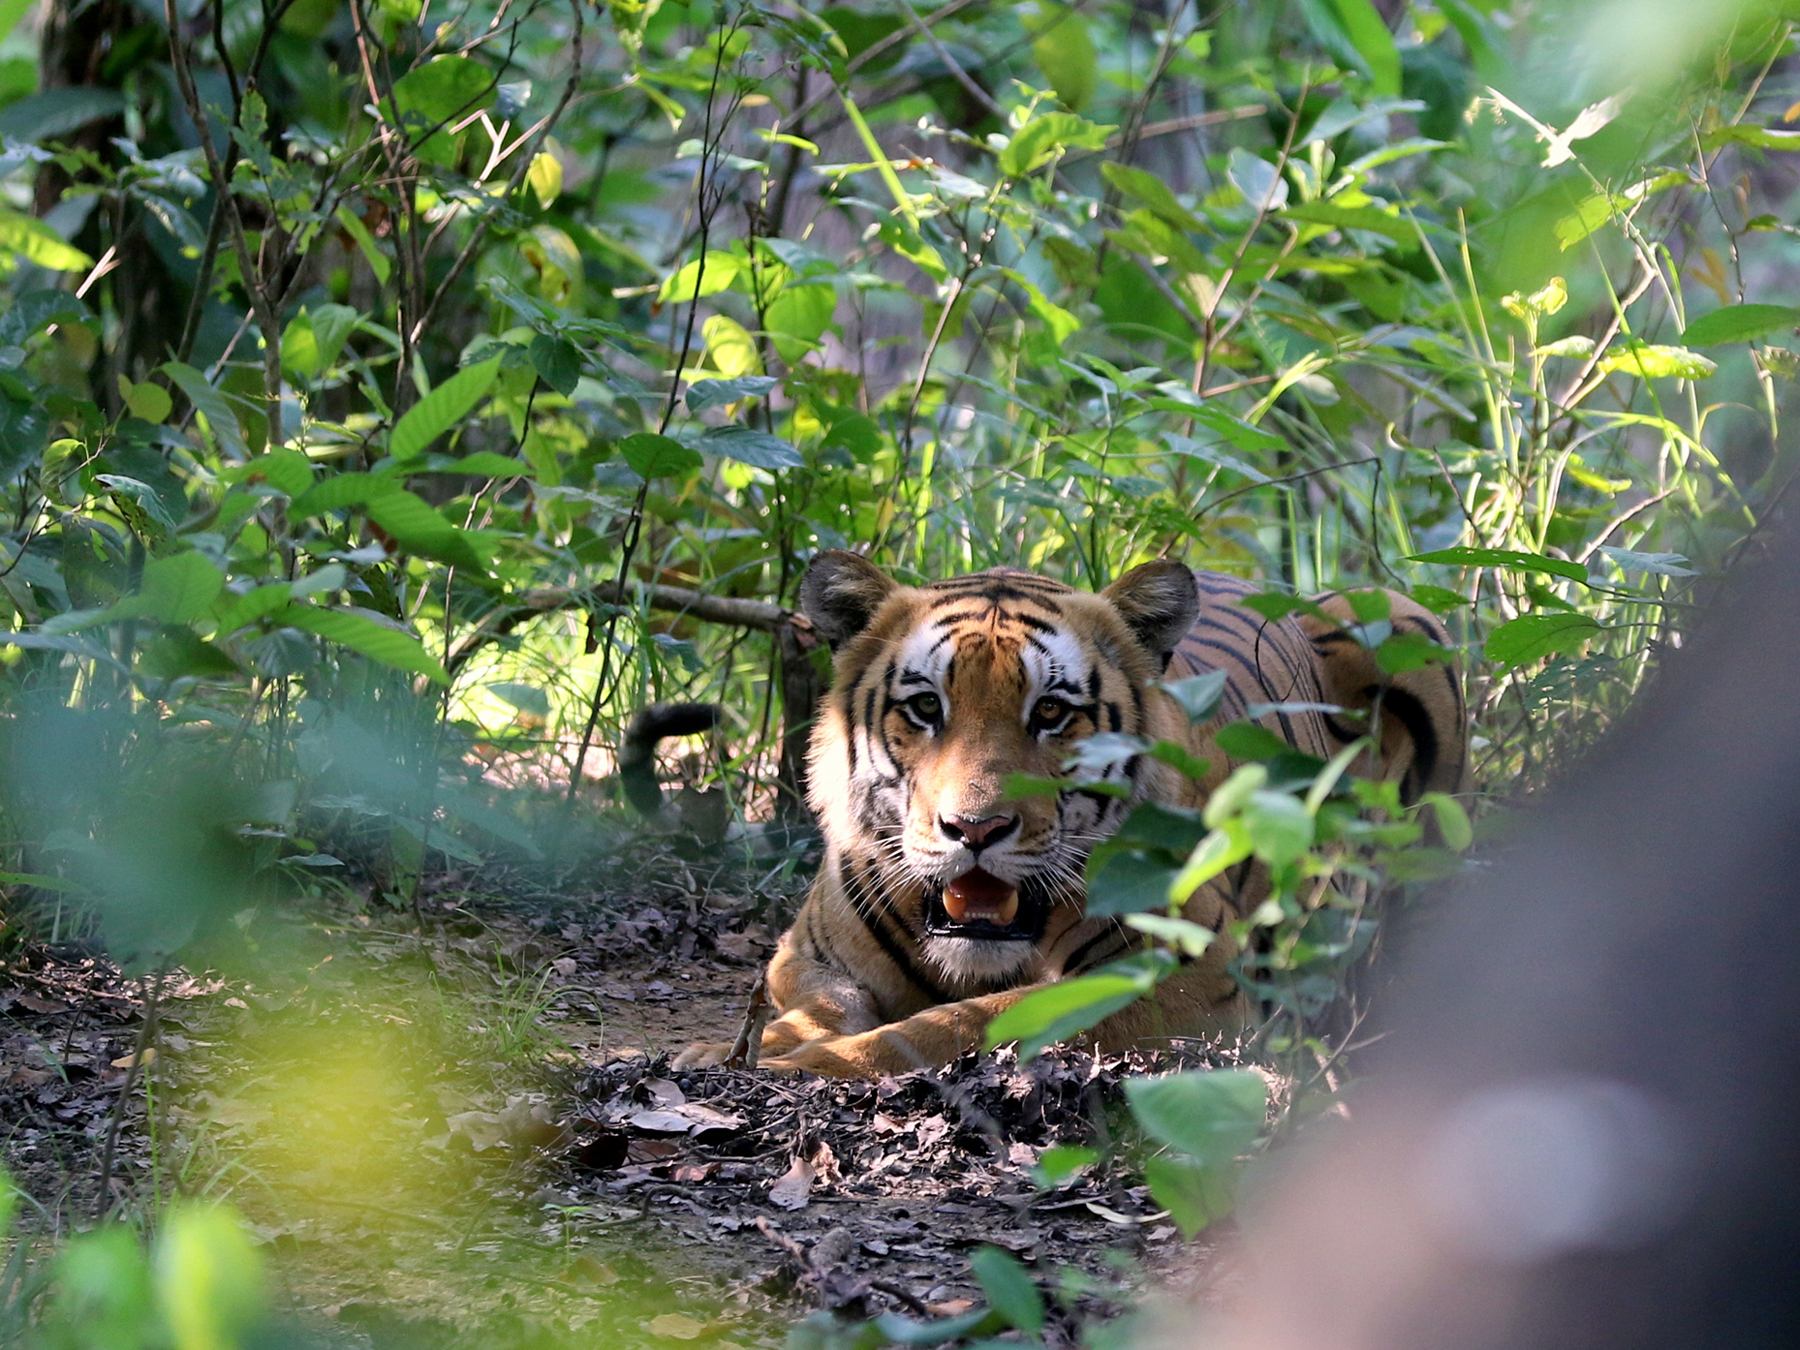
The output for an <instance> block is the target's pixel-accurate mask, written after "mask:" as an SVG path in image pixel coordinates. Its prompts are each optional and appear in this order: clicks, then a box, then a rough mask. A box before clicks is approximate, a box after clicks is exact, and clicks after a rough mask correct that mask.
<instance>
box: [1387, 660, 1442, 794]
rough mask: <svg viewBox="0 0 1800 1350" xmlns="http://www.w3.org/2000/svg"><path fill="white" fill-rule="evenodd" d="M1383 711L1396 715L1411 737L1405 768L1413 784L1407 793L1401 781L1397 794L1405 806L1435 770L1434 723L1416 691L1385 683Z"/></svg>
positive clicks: (1436, 750) (1422, 787)
mask: <svg viewBox="0 0 1800 1350" xmlns="http://www.w3.org/2000/svg"><path fill="white" fill-rule="evenodd" d="M1382 705H1383V708H1384V710H1385V711H1388V712H1391V713H1393V714H1394V716H1395V717H1398V718H1399V719H1400V725H1401V726H1403V727H1405V728H1406V732H1407V735H1409V736H1411V737H1412V743H1413V762H1412V768H1411V769H1409V770H1407V774H1406V782H1407V783H1411V784H1412V785H1413V789H1412V791H1411V793H1408V792H1407V791H1406V790H1405V784H1402V785H1401V793H1400V798H1401V800H1402V801H1404V802H1405V803H1406V804H1407V805H1408V806H1411V805H1412V804H1413V803H1414V802H1416V801H1418V799H1419V796H1420V794H1421V793H1423V792H1424V791H1425V788H1426V786H1427V785H1428V784H1429V783H1430V782H1431V780H1432V777H1433V775H1435V774H1436V773H1437V763H1438V755H1439V753H1440V752H1439V747H1438V734H1437V727H1436V725H1435V724H1434V723H1433V722H1432V720H1431V714H1430V713H1429V712H1427V711H1426V710H1425V705H1424V704H1423V703H1421V702H1420V701H1419V700H1418V698H1417V696H1416V695H1413V694H1409V693H1407V691H1406V690H1404V689H1399V688H1396V687H1394V686H1392V685H1390V686H1389V687H1388V689H1387V690H1386V692H1385V694H1384V695H1383V698H1382Z"/></svg>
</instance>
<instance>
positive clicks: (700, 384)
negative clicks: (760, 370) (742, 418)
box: [687, 375, 780, 413]
mask: <svg viewBox="0 0 1800 1350" xmlns="http://www.w3.org/2000/svg"><path fill="white" fill-rule="evenodd" d="M779 383H780V381H779V380H777V379H776V378H775V377H774V376H773V375H744V376H741V377H739V378H738V379H735V380H695V381H694V382H693V383H692V384H690V385H689V386H688V390H687V406H688V411H689V412H692V413H697V412H704V411H705V410H706V409H708V408H716V407H718V406H719V404H721V403H737V402H739V401H741V400H743V399H747V398H767V397H768V394H769V391H770V390H772V389H773V388H774V387H775V386H776V385H777V384H779Z"/></svg>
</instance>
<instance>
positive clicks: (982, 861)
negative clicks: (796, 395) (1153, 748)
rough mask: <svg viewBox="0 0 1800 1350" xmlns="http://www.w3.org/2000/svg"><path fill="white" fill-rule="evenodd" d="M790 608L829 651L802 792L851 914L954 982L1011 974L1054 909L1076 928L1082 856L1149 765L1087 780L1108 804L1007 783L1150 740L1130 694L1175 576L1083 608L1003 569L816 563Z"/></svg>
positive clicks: (1145, 676)
mask: <svg viewBox="0 0 1800 1350" xmlns="http://www.w3.org/2000/svg"><path fill="white" fill-rule="evenodd" d="M801 601H802V605H803V606H804V608H805V609H806V611H807V613H808V615H809V616H810V617H811V618H812V620H813V622H814V624H815V626H816V627H818V628H819V629H820V630H821V631H822V632H823V633H824V635H825V637H826V638H827V639H828V640H829V641H830V642H831V643H832V646H833V648H834V650H835V651H836V652H837V680H836V683H835V685H834V690H833V694H832V697H831V699H830V702H829V705H828V707H827V708H826V709H825V710H824V712H823V716H822V719H821V723H820V725H819V726H818V727H817V728H816V730H815V734H814V740H813V753H812V761H811V798H812V803H813V808H814V810H815V812H816V813H817V814H818V816H819V819H820V820H821V822H822V824H823V826H824V829H825V832H826V836H827V842H828V843H829V844H830V845H832V846H833V848H834V850H835V851H836V852H837V854H838V856H839V858H840V860H841V865H843V866H844V867H845V868H846V877H847V878H848V879H851V880H852V882H853V885H854V886H856V887H859V888H860V889H861V890H862V891H863V893H864V899H863V900H859V903H865V902H866V903H868V904H871V905H873V904H880V905H882V906H883V907H884V908H886V909H887V911H888V912H889V913H891V914H895V916H896V917H898V918H900V919H901V921H902V923H903V924H904V926H905V927H906V929H907V930H908V932H909V933H910V935H911V936H912V938H913V940H914V941H915V942H917V944H918V946H919V949H920V951H921V952H922V954H923V955H924V956H925V957H926V959H927V960H928V961H929V962H930V963H931V964H932V965H934V966H935V967H937V969H938V970H939V971H940V972H941V973H942V974H943V975H945V976H948V977H951V978H952V979H953V980H954V981H958V982H973V983H977V984H986V983H993V982H997V981H1004V980H1010V979H1016V978H1017V977H1018V976H1020V975H1021V973H1023V972H1024V971H1025V970H1026V968H1027V967H1029V966H1030V965H1031V964H1032V963H1033V961H1034V958H1035V956H1036V954H1037V952H1038V949H1039V946H1040V944H1041V943H1042V941H1043V940H1044V938H1045V935H1046V931H1047V929H1049V928H1050V927H1051V926H1052V921H1053V919H1055V918H1057V917H1058V911H1059V909H1060V910H1064V911H1070V910H1072V911H1073V913H1072V914H1071V915H1068V917H1073V918H1079V914H1080V906H1081V903H1082V896H1083V879H1082V868H1083V864H1084V862H1085V860H1086V858H1087V855H1088V853H1089V851H1090V850H1091V849H1092V848H1093V846H1094V845H1095V844H1096V843H1098V842H1099V841H1100V840H1102V839H1104V838H1105V837H1106V836H1107V835H1109V834H1110V833H1112V832H1113V831H1114V830H1115V829H1116V828H1117V827H1118V825H1119V823H1120V821H1121V820H1122V819H1123V818H1124V816H1125V814H1126V813H1128V812H1129V810H1130V809H1131V806H1132V804H1133V803H1134V802H1135V801H1137V800H1141V799H1142V798H1143V797H1144V796H1145V795H1147V794H1149V793H1151V792H1152V791H1154V790H1155V789H1156V788H1157V787H1158V786H1160V785H1159V783H1158V782H1157V775H1158V774H1160V773H1164V772H1166V771H1165V770H1163V769H1162V766H1161V765H1159V764H1157V763H1156V762H1155V761H1152V760H1149V759H1147V758H1143V757H1134V758H1127V759H1120V760H1116V761H1114V762H1112V763H1110V764H1108V765H1107V766H1106V767H1105V768H1104V769H1103V770H1099V771H1097V772H1096V773H1094V774H1092V775H1088V776H1093V777H1098V778H1100V779H1102V780H1103V781H1104V782H1106V783H1110V784H1116V785H1117V788H1118V791H1117V794H1116V795H1114V794H1113V793H1110V792H1108V791H1106V790H1103V789H1101V790H1096V789H1084V790H1080V791H1062V792H1053V793H1050V794H1045V795H1036V794H1016V795H1015V794H1012V793H1009V791H1008V780H1009V779H1010V778H1012V777H1013V776H1014V775H1025V776H1028V777H1032V778H1039V779H1046V778H1061V777H1065V776H1066V769H1065V766H1066V764H1067V763H1068V761H1069V759H1070V756H1071V755H1072V753H1073V752H1074V751H1075V750H1076V749H1077V747H1078V746H1079V745H1080V744H1081V742H1083V741H1085V740H1087V739H1088V738H1090V737H1092V736H1093V735H1095V734H1096V733H1098V732H1111V733H1123V734H1130V735H1155V734H1157V728H1155V727H1153V726H1152V725H1151V722H1152V720H1153V709H1154V706H1160V705H1152V704H1151V702H1150V701H1148V700H1147V699H1146V697H1145V691H1146V688H1147V686H1148V684H1149V682H1150V681H1151V680H1153V679H1154V678H1155V677H1156V676H1157V675H1158V674H1159V673H1160V672H1161V669H1162V666H1163V664H1164V663H1165V662H1166V661H1167V658H1168V655H1169V653H1170V652H1171V651H1173V649H1174V645H1175V643H1176V642H1178V641H1179V640H1180V637H1181V635H1182V634H1184V633H1185V632H1186V631H1187V629H1188V628H1189V626H1190V625H1191V624H1192V622H1193V619H1194V614H1195V611H1196V608H1197V604H1198V601H1197V598H1196V592H1195V586H1194V581H1193V575H1192V573H1191V572H1189V571H1188V569H1186V568H1185V567H1181V566H1180V565H1178V564H1174V563H1152V564H1148V565H1147V566H1146V567H1145V568H1140V569H1138V571H1137V572H1134V573H1132V574H1130V575H1128V576H1127V577H1125V578H1123V579H1121V580H1120V581H1119V582H1118V583H1116V584H1115V585H1114V586H1113V587H1111V588H1109V589H1108V590H1107V591H1106V592H1104V593H1102V594H1099V595H1094V594H1086V593H1082V592H1078V591H1075V590H1072V589H1071V588H1069V587H1067V586H1064V585H1062V584H1060V583H1058V582H1055V581H1051V580H1049V579H1047V578H1044V577H1039V576H1035V575H1033V574H1031V573H1027V572H1018V571H1012V570H1005V569H1002V570H996V571H991V572H983V573H979V574H976V575H974V576H967V577H958V578H955V579H952V580H950V581H944V582H938V583H935V584H933V585H930V586H925V587H919V588H913V587H904V586H901V585H899V584H898V583H896V582H894V581H893V580H892V579H891V578H889V577H887V576H886V575H885V574H883V573H881V572H880V571H878V570H877V569H875V568H874V567H872V566H870V565H869V564H868V563H866V562H864V561H863V560H862V559H861V558H859V557H856V556H855V555H853V554H848V553H831V554H825V555H821V557H820V559H819V560H817V561H815V562H814V564H813V566H812V569H811V570H810V571H809V572H808V574H807V579H806V582H805V584H804V585H803V588H802V594H801ZM1059 926H1066V925H1059Z"/></svg>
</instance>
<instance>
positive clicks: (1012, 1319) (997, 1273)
mask: <svg viewBox="0 0 1800 1350" xmlns="http://www.w3.org/2000/svg"><path fill="white" fill-rule="evenodd" d="M969 1269H970V1270H972V1271H973V1272H974V1273H975V1278H976V1279H977V1280H979V1281H980V1282H981V1291H982V1293H984V1294H986V1295H987V1300H988V1304H989V1306H990V1307H992V1308H993V1310H994V1311H995V1312H997V1313H999V1314H1000V1315H1001V1316H1002V1317H1004V1318H1005V1319H1006V1323H1007V1325H1008V1326H1011V1327H1016V1328H1018V1330H1020V1331H1025V1332H1029V1333H1031V1334H1032V1335H1034V1336H1035V1335H1036V1334H1037V1333H1038V1332H1040V1331H1042V1330H1043V1329H1044V1300H1043V1296H1042V1295H1040V1294H1039V1293H1038V1287H1037V1285H1036V1283H1035V1282H1033V1280H1032V1278H1031V1275H1030V1273H1029V1272H1028V1271H1027V1270H1026V1269H1025V1267H1024V1265H1023V1264H1021V1263H1020V1261H1019V1258H1018V1257H1016V1256H1014V1255H1013V1254H1012V1253H1011V1252H1006V1251H1002V1250H1000V1248H998V1247H980V1248H977V1249H976V1251H975V1254H974V1255H973V1256H971V1257H970V1258H969Z"/></svg>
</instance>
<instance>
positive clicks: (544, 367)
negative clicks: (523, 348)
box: [531, 333, 581, 398]
mask: <svg viewBox="0 0 1800 1350" xmlns="http://www.w3.org/2000/svg"><path fill="white" fill-rule="evenodd" d="M531 364H532V366H533V368H535V369H536V371H537V373H538V376H539V378H541V379H542V380H543V381H544V383H545V384H547V385H549V386H550V387H551V388H552V389H554V390H556V392H557V393H559V394H561V395H562V396H563V397H564V398H567V397H568V396H569V395H571V394H573V393H574V392H575V386H576V385H578V384H580V383H581V348H579V347H577V346H576V345H575V344H574V343H573V342H571V341H569V339H568V338H566V337H559V336H557V335H556V334H553V333H539V334H538V335H537V336H536V337H534V338H532V339H531Z"/></svg>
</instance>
